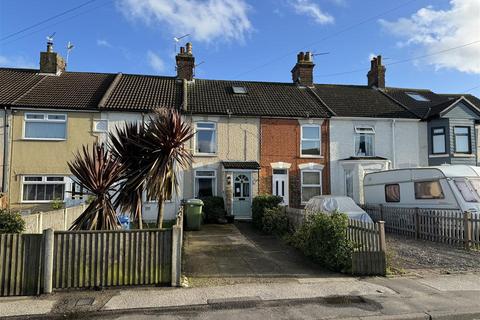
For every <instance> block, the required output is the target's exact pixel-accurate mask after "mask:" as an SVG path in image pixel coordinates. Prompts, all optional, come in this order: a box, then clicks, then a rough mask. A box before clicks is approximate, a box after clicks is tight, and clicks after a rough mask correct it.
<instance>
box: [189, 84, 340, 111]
mask: <svg viewBox="0 0 480 320" xmlns="http://www.w3.org/2000/svg"><path fill="white" fill-rule="evenodd" d="M233 87H244V88H245V89H246V93H234V92H233ZM187 110H188V111H189V112H192V113H196V114H225V115H226V114H229V113H230V114H232V115H245V116H278V117H318V118H325V117H328V116H330V115H331V113H330V112H329V111H328V109H327V108H325V107H324V106H323V105H322V104H321V103H320V102H319V100H318V98H317V97H315V95H314V94H313V92H312V91H311V90H310V89H308V88H304V87H298V86H297V85H296V84H293V83H279V82H254V81H228V80H204V79H195V81H194V82H190V83H189V84H188V99H187Z"/></svg>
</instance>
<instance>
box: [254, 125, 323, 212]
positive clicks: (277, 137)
mask: <svg viewBox="0 0 480 320" xmlns="http://www.w3.org/2000/svg"><path fill="white" fill-rule="evenodd" d="M260 128H261V129H260V130H261V144H260V166H261V170H260V186H259V187H260V193H261V194H271V193H272V167H271V165H270V164H271V163H274V162H286V163H290V164H291V167H290V169H289V205H290V206H291V207H297V208H298V207H301V199H300V197H301V190H300V188H301V181H300V170H299V168H298V165H300V164H303V163H318V164H321V165H323V166H324V168H323V171H322V172H323V176H322V193H323V194H329V193H330V167H329V154H330V150H329V141H330V137H329V120H328V119H325V120H324V121H323V123H322V126H321V142H322V145H321V154H322V157H321V158H303V157H301V156H300V134H301V124H300V123H299V121H298V120H297V119H261V121H260Z"/></svg>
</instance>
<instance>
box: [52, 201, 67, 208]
mask: <svg viewBox="0 0 480 320" xmlns="http://www.w3.org/2000/svg"><path fill="white" fill-rule="evenodd" d="M64 205H65V204H64V203H63V200H62V199H58V198H57V199H55V200H53V201H52V209H53V210H60V209H63V207H64Z"/></svg>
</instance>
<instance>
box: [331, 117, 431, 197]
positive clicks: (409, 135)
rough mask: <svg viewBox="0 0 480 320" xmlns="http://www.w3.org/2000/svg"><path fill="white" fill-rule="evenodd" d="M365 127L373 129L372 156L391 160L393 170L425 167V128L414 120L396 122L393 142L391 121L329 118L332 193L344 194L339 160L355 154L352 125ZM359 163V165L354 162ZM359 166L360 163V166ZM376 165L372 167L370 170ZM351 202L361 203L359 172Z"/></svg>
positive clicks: (421, 123) (342, 171)
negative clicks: (373, 152)
mask: <svg viewBox="0 0 480 320" xmlns="http://www.w3.org/2000/svg"><path fill="white" fill-rule="evenodd" d="M358 125H368V126H372V127H374V128H375V155H376V156H379V157H384V158H387V159H388V160H390V162H391V165H392V166H393V167H395V168H408V167H418V166H426V165H428V161H427V160H428V158H427V156H428V152H427V151H428V148H427V125H426V123H425V122H419V121H416V120H402V119H395V134H394V139H392V120H391V119H362V118H348V119H346V118H345V119H342V118H332V119H330V161H331V162H330V174H331V193H332V194H333V195H345V175H344V172H345V171H344V166H343V165H342V164H341V163H340V160H342V159H346V158H349V157H351V156H354V155H355V146H354V143H355V142H354V136H355V126H358ZM357 164H358V163H357ZM360 166H362V164H360ZM375 166H377V167H378V166H379V164H373V165H372V168H373V167H375ZM355 179H357V180H356V182H354V185H355V186H356V188H354V189H356V190H355V192H354V194H355V196H354V200H355V201H356V202H359V203H361V202H362V200H363V192H362V190H361V189H362V188H361V187H362V180H363V174H362V170H360V172H359V171H358V170H357V171H356V174H355Z"/></svg>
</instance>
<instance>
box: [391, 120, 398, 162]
mask: <svg viewBox="0 0 480 320" xmlns="http://www.w3.org/2000/svg"><path fill="white" fill-rule="evenodd" d="M395 149H396V147H395V119H392V169H396V168H397V161H396V159H395V158H396V156H395V151H396V150H395Z"/></svg>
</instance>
